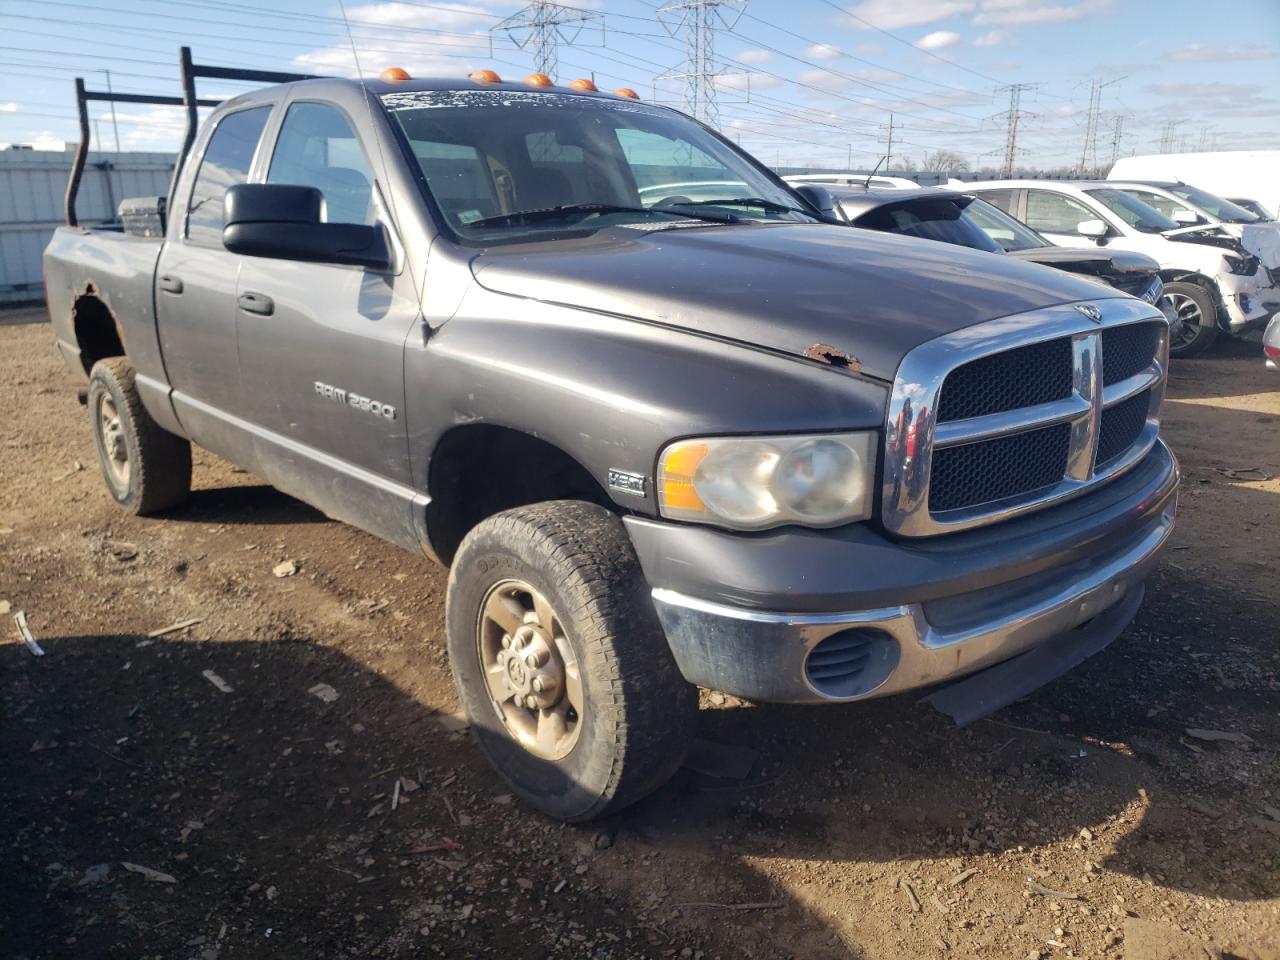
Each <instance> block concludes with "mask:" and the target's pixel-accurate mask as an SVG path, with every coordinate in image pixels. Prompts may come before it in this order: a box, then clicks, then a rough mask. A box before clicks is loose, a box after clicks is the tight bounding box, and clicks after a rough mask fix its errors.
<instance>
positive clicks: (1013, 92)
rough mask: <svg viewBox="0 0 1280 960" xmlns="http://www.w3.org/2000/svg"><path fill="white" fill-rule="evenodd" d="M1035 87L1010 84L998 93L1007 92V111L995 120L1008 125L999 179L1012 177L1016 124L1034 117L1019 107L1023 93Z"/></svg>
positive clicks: (1032, 84) (1015, 146)
mask: <svg viewBox="0 0 1280 960" xmlns="http://www.w3.org/2000/svg"><path fill="white" fill-rule="evenodd" d="M1035 87H1036V84H1034V83H1011V84H1009V85H1008V86H1004V87H1001V88H1000V89H999V91H998V92H1001V93H1003V92H1004V91H1006V90H1008V91H1009V109H1008V110H1007V111H1006V112H1004V113H1002V114H999V115H998V116H997V117H996V118H995V119H997V120H1007V121H1008V124H1009V126H1008V128H1007V130H1006V132H1005V138H1004V166H1003V167H1001V168H1000V176H1001V177H1006V178H1007V177H1011V176H1013V163H1014V159H1015V158H1016V157H1017V155H1018V123H1019V122H1020V121H1022V120H1024V119H1026V118H1027V117H1034V116H1035V114H1034V113H1028V112H1027V111H1025V110H1021V109H1019V105H1020V104H1021V103H1022V93H1023V91H1024V90H1033V89H1035Z"/></svg>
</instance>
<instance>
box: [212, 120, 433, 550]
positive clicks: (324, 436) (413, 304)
mask: <svg viewBox="0 0 1280 960" xmlns="http://www.w3.org/2000/svg"><path fill="white" fill-rule="evenodd" d="M266 180H267V182H268V183H288V184H300V185H303V186H310V187H316V188H317V189H319V190H320V192H321V193H322V194H323V195H324V200H325V219H326V221H327V222H329V223H357V224H374V223H382V224H383V225H384V227H385V228H386V229H387V230H388V232H389V233H390V232H391V230H392V224H391V222H390V218H389V217H388V216H387V215H386V213H385V212H384V211H383V210H382V209H381V207H380V205H379V202H378V201H377V199H376V197H377V194H376V191H375V190H374V189H373V176H372V173H371V170H370V164H369V163H368V160H367V156H366V153H365V150H364V147H363V145H362V144H361V142H360V140H359V138H358V137H357V136H356V133H355V131H354V129H353V126H352V124H351V122H350V121H349V120H348V118H347V117H346V115H345V114H344V113H343V112H342V111H341V110H340V109H338V108H337V107H336V106H334V105H332V104H328V103H318V102H314V101H296V102H294V103H292V104H290V106H289V108H288V111H287V112H286V113H285V116H284V120H283V122H282V124H281V127H280V132H279V135H278V136H277V138H276V143H275V148H274V151H273V153H272V156H271V161H270V166H269V168H268V172H267V177H266ZM392 246H394V244H392ZM236 294H237V310H236V329H237V332H238V340H239V344H240V371H241V377H242V379H243V381H244V384H245V398H246V402H247V404H248V406H247V412H246V418H247V419H248V420H250V421H251V422H252V424H253V425H254V428H255V429H254V432H255V435H256V439H257V444H258V456H257V460H258V465H259V469H260V470H261V471H262V472H263V474H264V476H266V478H267V479H268V480H270V481H271V482H272V483H273V484H274V485H275V486H277V487H280V488H281V489H284V490H285V491H287V492H290V493H293V494H295V495H296V496H299V497H301V498H302V499H304V500H307V501H308V502H310V503H313V504H315V505H317V506H319V507H321V509H324V510H325V511H326V512H328V513H330V514H331V515H333V516H336V517H340V518H342V519H345V520H349V521H351V522H354V523H356V524H357V525H359V526H362V527H364V528H365V529H370V530H374V531H375V532H378V533H380V534H381V535H383V536H386V537H389V538H390V539H394V540H398V541H402V540H403V539H404V537H403V536H402V535H401V533H402V531H400V530H398V529H388V524H391V525H392V526H396V525H397V524H398V523H399V522H400V520H401V519H403V521H404V522H405V523H407V522H408V517H409V513H408V509H407V508H405V509H402V508H404V507H405V501H411V500H412V499H413V497H414V494H413V492H412V490H411V487H410V483H411V479H412V477H411V474H410V467H409V457H408V447H407V442H408V441H407V430H406V427H405V415H404V409H403V407H404V344H405V338H406V336H407V335H408V334H409V332H410V331H411V330H412V329H413V328H414V325H415V324H416V323H417V321H418V316H419V313H418V298H417V294H416V292H415V289H414V285H413V282H412V278H411V277H410V276H409V273H408V271H407V270H401V271H400V273H399V274H398V275H397V274H395V273H392V272H375V271H373V270H367V269H365V268H363V267H355V266H344V265H336V264H324V263H302V262H295V261H286V260H276V259H270V258H264V257H245V258H243V262H242V264H241V268H240V278H239V284H238V286H237V289H236Z"/></svg>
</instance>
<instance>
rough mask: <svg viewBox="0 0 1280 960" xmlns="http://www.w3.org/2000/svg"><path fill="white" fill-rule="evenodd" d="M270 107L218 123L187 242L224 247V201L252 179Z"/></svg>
mask: <svg viewBox="0 0 1280 960" xmlns="http://www.w3.org/2000/svg"><path fill="white" fill-rule="evenodd" d="M270 113H271V108H270V107H269V106H267V107H253V108H251V109H249V110H237V111H236V112H235V113H229V114H227V115H226V116H225V117H223V118H222V119H221V120H219V121H218V126H217V129H215V130H214V131H213V136H212V137H211V138H210V139H209V145H208V147H206V148H205V151H204V158H203V159H202V160H201V161H200V170H199V172H198V173H197V174H196V182H195V184H194V185H193V186H192V188H191V202H190V203H189V204H188V205H187V239H188V240H190V241H191V242H192V243H197V244H200V245H201V246H209V247H221V246H222V198H223V196H224V195H225V194H226V192H227V188H228V187H231V186H234V185H235V184H237V183H244V182H245V181H246V180H248V179H249V167H250V166H251V165H252V163H253V154H254V151H255V150H257V149H258V140H259V139H261V137H262V128H263V127H265V126H266V124H267V116H268V115H269V114H270Z"/></svg>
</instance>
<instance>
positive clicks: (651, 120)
mask: <svg viewBox="0 0 1280 960" xmlns="http://www.w3.org/2000/svg"><path fill="white" fill-rule="evenodd" d="M382 101H383V103H384V104H385V106H386V108H387V110H388V111H389V112H390V114H391V116H392V117H394V118H395V120H396V121H397V123H398V124H399V126H400V128H401V130H402V131H403V132H404V135H405V137H406V139H407V140H408V142H409V147H410V148H411V149H412V151H413V154H414V156H415V158H416V159H417V161H418V165H419V167H420V168H421V170H422V175H423V177H424V178H425V180H426V184H427V189H428V190H429V191H430V193H431V196H432V197H433V198H434V199H435V201H436V203H437V204H438V205H439V207H440V210H441V212H442V213H443V214H444V217H445V219H446V220H447V221H448V223H449V226H451V227H452V228H453V230H454V231H455V232H456V233H457V234H458V236H459V237H460V238H461V239H463V240H466V241H470V242H474V243H484V244H490V243H503V242H511V241H516V240H543V239H548V238H550V237H553V236H557V235H559V236H563V235H565V234H566V233H569V234H580V233H582V232H583V231H592V230H599V229H601V228H603V227H607V226H644V227H647V228H653V227H655V226H659V225H660V226H664V227H665V226H671V225H675V224H685V225H689V224H699V223H701V225H707V224H710V223H714V224H718V225H724V224H727V223H738V222H742V221H743V220H744V219H746V218H750V219H757V220H789V221H793V222H795V221H799V222H805V223H809V222H813V221H814V220H816V219H817V218H816V217H815V216H814V215H812V214H811V213H809V212H808V211H807V210H805V209H803V204H802V203H801V202H800V201H799V200H798V199H797V198H796V196H795V195H794V194H792V193H790V192H788V191H786V190H785V189H783V188H781V187H779V186H778V185H777V184H776V183H775V182H774V181H773V180H771V179H770V178H769V177H768V176H767V175H765V174H764V173H762V172H761V171H760V170H759V169H757V168H756V167H755V166H754V165H753V164H752V163H751V162H750V161H749V160H747V158H746V157H745V156H743V155H742V154H741V153H739V152H738V151H736V150H735V149H734V148H732V147H730V146H728V145H727V144H725V143H724V142H723V141H721V140H719V139H718V138H716V137H715V136H713V135H712V134H711V133H710V132H708V131H707V130H705V129H704V128H702V127H701V126H699V125H698V124H696V123H694V122H693V121H691V120H689V119H688V118H687V117H684V116H682V115H681V114H678V113H674V112H672V111H669V110H662V109H659V108H655V107H652V106H648V105H646V104H642V103H635V102H633V101H615V100H606V99H604V98H595V97H583V96H574V95H566V94H564V93H544V92H537V91H507V90H439V91H420V92H409V91H406V92H403V93H399V92H398V93H388V94H384V95H383V96H382Z"/></svg>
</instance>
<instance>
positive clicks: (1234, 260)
mask: <svg viewBox="0 0 1280 960" xmlns="http://www.w3.org/2000/svg"><path fill="white" fill-rule="evenodd" d="M1222 259H1223V260H1225V261H1226V262H1227V269H1228V270H1230V271H1231V272H1232V273H1234V274H1235V275H1236V276H1240V277H1252V276H1253V275H1254V274H1255V273H1257V272H1258V263H1259V260H1258V258H1257V257H1233V256H1232V255H1231V254H1229V253H1224V254H1223V255H1222Z"/></svg>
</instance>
